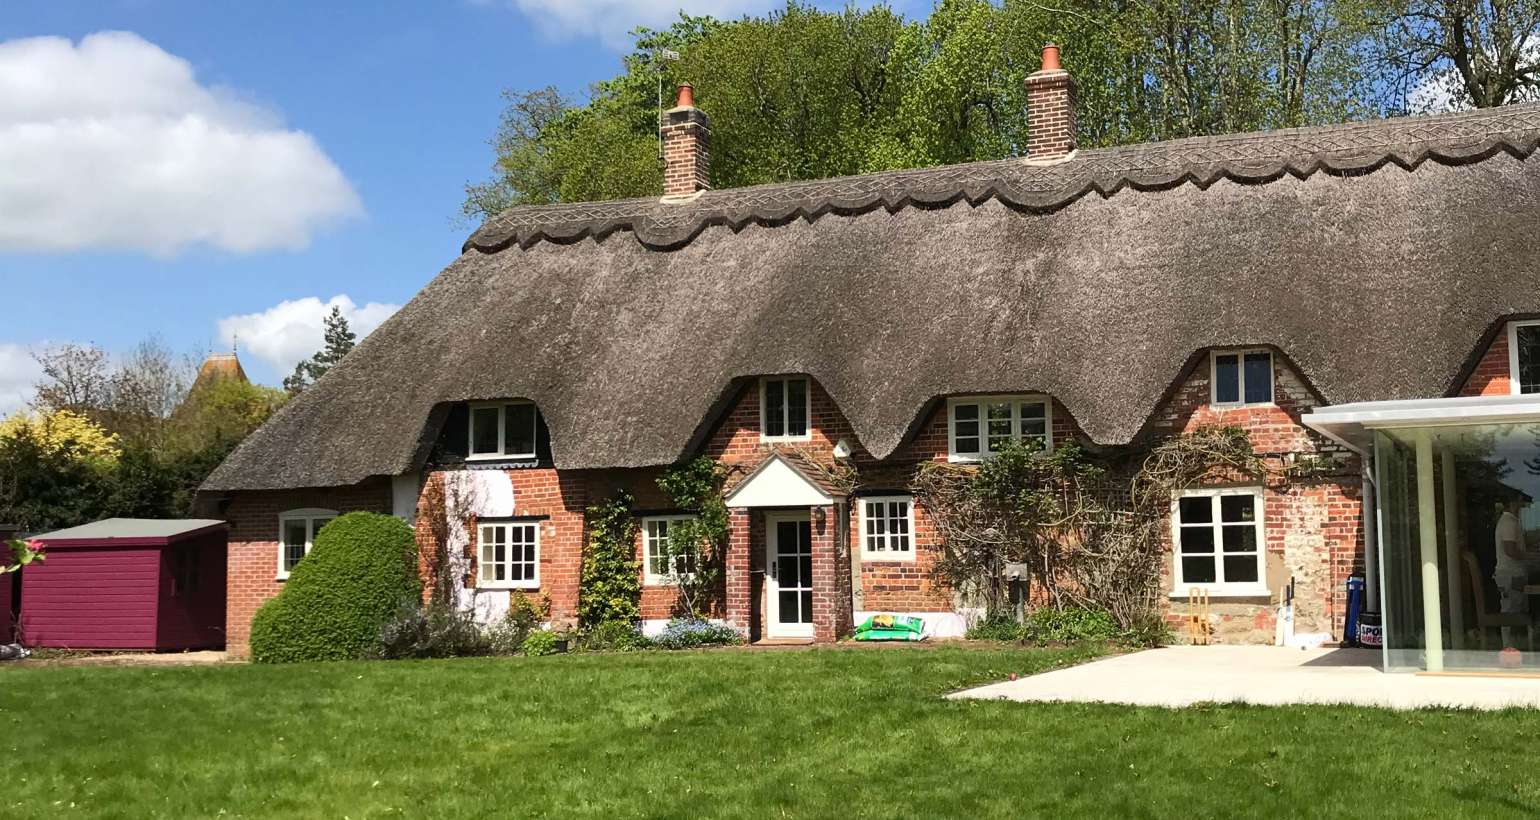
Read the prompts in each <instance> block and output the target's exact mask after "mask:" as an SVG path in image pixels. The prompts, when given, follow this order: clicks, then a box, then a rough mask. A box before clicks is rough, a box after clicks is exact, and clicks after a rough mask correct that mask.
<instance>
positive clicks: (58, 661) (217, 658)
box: [0, 651, 240, 668]
mask: <svg viewBox="0 0 1540 820" xmlns="http://www.w3.org/2000/svg"><path fill="white" fill-rule="evenodd" d="M239 662H240V661H239V659H236V658H231V657H230V656H229V655H227V654H226V653H224V652H215V651H204V652H97V653H92V654H82V655H66V656H62V657H50V656H47V655H44V656H33V657H31V658H27V659H25V660H20V661H12V662H11V663H12V664H16V665H20V666H202V665H206V664H214V663H239ZM7 665H10V664H7ZM0 668H3V667H0Z"/></svg>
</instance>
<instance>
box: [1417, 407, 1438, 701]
mask: <svg viewBox="0 0 1540 820" xmlns="http://www.w3.org/2000/svg"><path fill="white" fill-rule="evenodd" d="M1433 502H1434V493H1433V434H1432V433H1430V432H1429V431H1428V430H1427V429H1426V428H1424V429H1421V430H1418V431H1417V546H1418V548H1419V551H1420V552H1421V555H1422V635H1423V648H1424V652H1425V653H1426V654H1427V671H1429V672H1442V671H1444V628H1443V622H1442V619H1441V618H1440V616H1439V592H1438V513H1437V511H1436V510H1435V509H1434V508H1433Z"/></svg>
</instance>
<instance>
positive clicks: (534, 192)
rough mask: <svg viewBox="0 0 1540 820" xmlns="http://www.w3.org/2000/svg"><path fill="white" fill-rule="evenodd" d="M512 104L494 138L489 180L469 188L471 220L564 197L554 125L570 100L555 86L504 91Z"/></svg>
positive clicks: (467, 210) (466, 212)
mask: <svg viewBox="0 0 1540 820" xmlns="http://www.w3.org/2000/svg"><path fill="white" fill-rule="evenodd" d="M503 99H504V100H506V101H507V103H508V107H507V108H506V109H504V110H503V117H502V122H501V123H499V125H498V128H497V135H496V136H495V137H493V139H492V148H493V150H494V152H495V153H496V155H497V160H496V162H494V163H493V167H494V169H495V170H496V172H497V176H495V177H494V178H493V179H492V180H491V181H489V182H485V183H480V184H467V185H466V186H465V205H464V206H463V207H462V212H463V214H464V216H465V217H467V218H483V219H484V218H486V217H488V216H492V215H493V214H496V213H499V212H501V211H503V210H504V209H507V208H511V207H513V206H514V205H545V204H549V203H552V202H556V201H557V200H558V199H560V198H561V176H560V174H558V173H557V171H556V169H555V166H554V164H553V161H552V157H551V154H552V153H553V152H554V151H555V146H554V142H555V137H556V134H555V129H556V127H557V126H558V125H559V123H560V122H561V118H562V116H563V115H565V114H566V113H567V111H568V109H570V108H571V107H572V103H571V102H570V101H569V100H568V99H567V98H566V97H565V96H563V95H562V93H561V92H560V91H558V90H557V89H556V87H555V86H546V87H545V88H541V89H536V90H534V91H524V92H519V91H504V92H503Z"/></svg>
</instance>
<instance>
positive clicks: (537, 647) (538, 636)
mask: <svg viewBox="0 0 1540 820" xmlns="http://www.w3.org/2000/svg"><path fill="white" fill-rule="evenodd" d="M559 640H561V639H560V638H558V637H557V636H556V633H555V632H551V631H550V630H547V629H542V630H539V631H538V632H531V633H529V636H528V637H526V638H525V639H524V646H523V651H524V654H526V655H529V656H530V657H537V656H540V655H555V654H556V653H557V652H560V651H561V649H560V648H559V647H557V645H556V644H557V642H558V641H559Z"/></svg>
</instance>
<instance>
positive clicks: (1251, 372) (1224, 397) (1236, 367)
mask: <svg viewBox="0 0 1540 820" xmlns="http://www.w3.org/2000/svg"><path fill="white" fill-rule="evenodd" d="M1209 361H1210V369H1211V371H1212V372H1211V373H1210V379H1209V382H1210V384H1212V385H1213V388H1212V390H1211V391H1210V396H1209V403H1210V404H1213V405H1215V406H1221V407H1223V406H1229V407H1240V406H1242V405H1247V404H1272V403H1273V354H1272V352H1271V351H1268V350H1216V351H1214V352H1213V353H1212V354H1210V358H1209Z"/></svg>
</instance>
